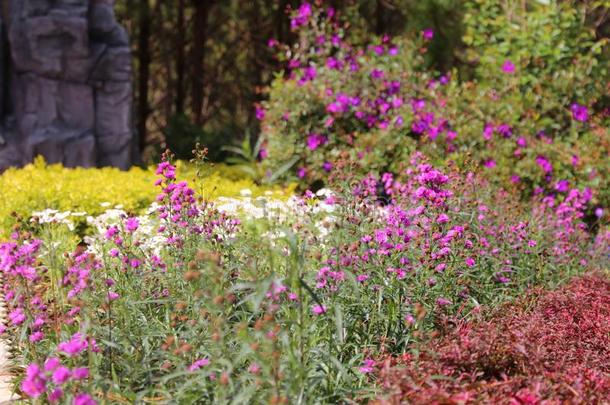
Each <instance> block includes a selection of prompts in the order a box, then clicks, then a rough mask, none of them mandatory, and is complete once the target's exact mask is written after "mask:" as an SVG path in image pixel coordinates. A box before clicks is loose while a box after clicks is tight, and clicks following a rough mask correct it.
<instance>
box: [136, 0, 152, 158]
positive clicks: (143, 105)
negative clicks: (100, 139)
mask: <svg viewBox="0 0 610 405" xmlns="http://www.w3.org/2000/svg"><path fill="white" fill-rule="evenodd" d="M148 1H149V0H140V16H139V17H140V18H139V20H140V21H139V33H138V34H139V37H138V124H137V127H138V136H139V145H140V152H142V151H143V150H144V147H145V146H146V139H147V138H146V136H147V131H146V121H147V119H148V114H149V107H148V79H149V77H150V5H149V4H148Z"/></svg>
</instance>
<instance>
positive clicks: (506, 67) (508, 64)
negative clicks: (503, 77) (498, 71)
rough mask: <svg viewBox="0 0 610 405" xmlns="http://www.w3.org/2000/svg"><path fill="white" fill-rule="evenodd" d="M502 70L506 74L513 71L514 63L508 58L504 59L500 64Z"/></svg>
mask: <svg viewBox="0 0 610 405" xmlns="http://www.w3.org/2000/svg"><path fill="white" fill-rule="evenodd" d="M502 71H503V72H504V73H506V74H513V73H515V64H514V63H513V62H512V61H510V60H509V59H507V60H505V61H504V63H503V64H502Z"/></svg>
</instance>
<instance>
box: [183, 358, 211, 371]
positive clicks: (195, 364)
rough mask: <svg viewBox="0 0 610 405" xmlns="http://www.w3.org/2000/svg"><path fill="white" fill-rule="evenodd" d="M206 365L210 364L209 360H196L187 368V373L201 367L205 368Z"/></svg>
mask: <svg viewBox="0 0 610 405" xmlns="http://www.w3.org/2000/svg"><path fill="white" fill-rule="evenodd" d="M208 364H210V360H209V359H207V358H203V359H199V360H196V361H195V362H193V364H191V365H190V366H189V367H188V371H190V372H193V371H195V370H199V369H200V368H201V367H204V366H207V365H208Z"/></svg>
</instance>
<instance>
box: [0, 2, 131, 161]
mask: <svg viewBox="0 0 610 405" xmlns="http://www.w3.org/2000/svg"><path fill="white" fill-rule="evenodd" d="M3 3H4V10H3V15H2V20H1V22H0V31H1V32H2V41H0V43H1V46H0V117H1V118H0V125H1V128H0V171H1V170H3V169H5V168H6V167H8V166H12V165H17V166H19V165H23V164H25V163H27V162H29V161H31V160H32V159H33V158H34V157H35V156H37V155H42V156H44V157H45V159H46V160H47V161H48V162H51V163H63V164H64V165H66V166H84V167H90V166H103V165H112V166H117V167H120V168H127V167H129V165H130V164H131V162H132V157H133V156H134V144H135V143H134V142H133V128H132V122H131V108H132V82H131V80H132V78H131V76H132V75H131V73H132V71H131V70H132V68H131V55H130V49H129V39H128V36H127V33H126V31H125V30H124V28H123V27H121V26H120V25H119V24H118V23H117V21H116V19H115V16H114V10H113V3H114V0H4V1H3Z"/></svg>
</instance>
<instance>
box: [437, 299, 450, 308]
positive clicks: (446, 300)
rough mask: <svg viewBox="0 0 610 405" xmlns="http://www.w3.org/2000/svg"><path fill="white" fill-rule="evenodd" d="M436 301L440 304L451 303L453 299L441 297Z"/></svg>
mask: <svg viewBox="0 0 610 405" xmlns="http://www.w3.org/2000/svg"><path fill="white" fill-rule="evenodd" d="M436 303H437V304H438V305H440V306H445V305H451V301H450V300H448V299H447V298H443V297H440V298H439V299H437V300H436Z"/></svg>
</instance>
